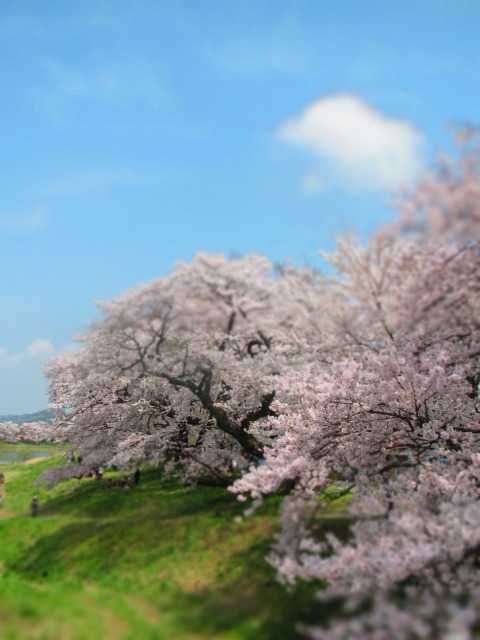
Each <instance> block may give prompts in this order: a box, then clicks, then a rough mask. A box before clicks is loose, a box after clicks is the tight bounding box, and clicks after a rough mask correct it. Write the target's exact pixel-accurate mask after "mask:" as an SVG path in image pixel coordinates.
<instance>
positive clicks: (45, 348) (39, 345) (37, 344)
mask: <svg viewBox="0 0 480 640" xmlns="http://www.w3.org/2000/svg"><path fill="white" fill-rule="evenodd" d="M52 351H53V345H52V343H51V342H50V340H46V339H45V338H37V339H36V340H34V341H33V342H31V343H30V344H29V345H28V347H27V354H28V355H29V356H38V355H43V354H45V353H52Z"/></svg>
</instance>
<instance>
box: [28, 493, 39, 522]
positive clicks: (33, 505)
mask: <svg viewBox="0 0 480 640" xmlns="http://www.w3.org/2000/svg"><path fill="white" fill-rule="evenodd" d="M30 508H31V510H32V516H33V517H35V516H36V515H37V513H38V498H37V496H33V498H32V502H31V503H30Z"/></svg>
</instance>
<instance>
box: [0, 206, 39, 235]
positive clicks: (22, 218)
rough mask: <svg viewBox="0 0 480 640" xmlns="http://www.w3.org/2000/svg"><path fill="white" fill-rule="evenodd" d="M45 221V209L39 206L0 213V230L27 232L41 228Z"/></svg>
mask: <svg viewBox="0 0 480 640" xmlns="http://www.w3.org/2000/svg"><path fill="white" fill-rule="evenodd" d="M46 223H47V212H46V209H45V208H44V207H40V206H38V207H32V208H31V209H28V210H27V211H21V212H19V213H5V214H0V231H1V230H3V231H14V232H20V233H28V232H30V231H37V230H38V229H41V228H42V227H44V226H45V224H46Z"/></svg>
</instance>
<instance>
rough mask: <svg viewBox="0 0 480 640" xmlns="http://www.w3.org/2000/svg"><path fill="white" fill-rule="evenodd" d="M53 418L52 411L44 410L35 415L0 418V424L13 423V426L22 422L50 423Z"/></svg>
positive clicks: (27, 414) (26, 414)
mask: <svg viewBox="0 0 480 640" xmlns="http://www.w3.org/2000/svg"><path fill="white" fill-rule="evenodd" d="M53 416H54V412H53V411H49V410H48V409H44V410H43V411H37V412H36V413H24V414H23V415H21V416H0V422H15V424H23V423H24V422H51V420H52V418H53Z"/></svg>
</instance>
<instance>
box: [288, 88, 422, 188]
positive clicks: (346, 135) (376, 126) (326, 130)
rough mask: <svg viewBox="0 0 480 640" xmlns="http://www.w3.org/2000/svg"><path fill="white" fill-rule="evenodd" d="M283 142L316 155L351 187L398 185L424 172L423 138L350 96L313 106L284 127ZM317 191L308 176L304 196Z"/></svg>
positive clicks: (406, 124) (404, 123)
mask: <svg viewBox="0 0 480 640" xmlns="http://www.w3.org/2000/svg"><path fill="white" fill-rule="evenodd" d="M278 137H279V138H280V140H282V141H283V142H285V143H287V144H290V145H299V146H301V147H304V148H306V149H308V150H310V151H312V152H313V153H314V154H315V156H316V157H317V159H318V160H319V161H321V162H323V163H324V164H325V165H326V169H328V172H329V174H331V175H332V177H333V179H335V180H340V181H341V182H342V183H343V184H345V185H348V186H351V187H367V188H371V187H385V186H390V185H397V184H399V183H404V182H410V181H411V180H413V179H415V178H416V177H418V176H419V174H420V173H421V171H422V163H421V159H420V148H421V145H422V141H423V138H422V135H421V134H420V132H419V131H418V130H417V129H416V128H415V127H414V126H413V125H412V124H411V123H410V122H408V121H405V120H399V119H396V118H392V117H389V116H387V115H385V114H383V113H381V112H380V111H377V110H375V109H373V108H372V107H370V106H369V105H367V104H366V103H365V102H364V101H363V100H361V99H360V98H358V97H357V96H354V95H351V94H339V95H332V96H328V97H325V98H320V99H318V100H316V101H315V102H312V103H310V104H308V105H307V106H306V107H305V109H303V111H301V112H300V113H298V114H295V115H293V116H291V117H290V118H288V119H287V120H285V121H284V122H283V123H282V124H281V126H280V127H279V130H278ZM312 175H313V174H312ZM313 187H315V180H313V178H312V177H310V178H308V175H307V176H306V177H305V178H304V186H303V190H304V192H307V193H308V192H310V193H311V192H312V190H313V189H312V188H313Z"/></svg>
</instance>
